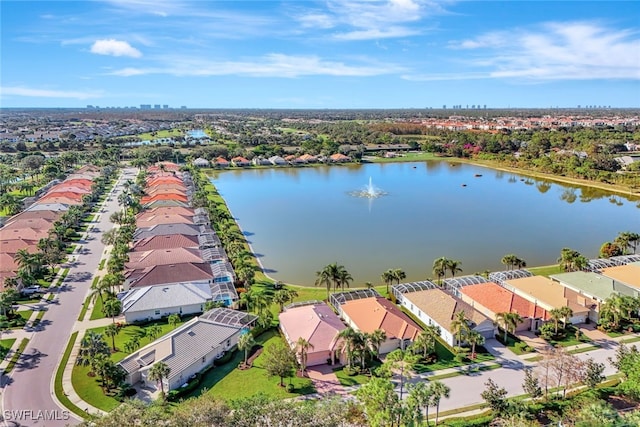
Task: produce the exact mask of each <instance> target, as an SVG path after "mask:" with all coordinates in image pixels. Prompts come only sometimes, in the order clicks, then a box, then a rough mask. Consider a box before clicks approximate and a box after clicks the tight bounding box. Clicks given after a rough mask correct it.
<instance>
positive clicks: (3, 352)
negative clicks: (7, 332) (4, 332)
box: [0, 338, 16, 360]
mask: <svg viewBox="0 0 640 427" xmlns="http://www.w3.org/2000/svg"><path fill="white" fill-rule="evenodd" d="M14 342H16V339H15V338H9V339H6V340H0V360H4V358H5V357H6V356H7V353H8V352H9V350H11V347H13V343H14Z"/></svg>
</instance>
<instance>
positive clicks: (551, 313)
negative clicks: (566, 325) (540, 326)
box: [549, 308, 562, 335]
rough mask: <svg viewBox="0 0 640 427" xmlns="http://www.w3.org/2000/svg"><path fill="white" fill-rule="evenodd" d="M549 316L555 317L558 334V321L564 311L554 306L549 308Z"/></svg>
mask: <svg viewBox="0 0 640 427" xmlns="http://www.w3.org/2000/svg"><path fill="white" fill-rule="evenodd" d="M549 316H551V319H553V322H554V324H555V326H556V335H558V322H559V321H560V319H562V311H561V310H560V309H559V308H554V309H551V310H549Z"/></svg>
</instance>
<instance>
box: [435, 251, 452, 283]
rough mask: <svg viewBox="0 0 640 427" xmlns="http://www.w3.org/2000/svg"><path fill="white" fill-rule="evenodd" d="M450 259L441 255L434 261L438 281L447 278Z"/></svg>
mask: <svg viewBox="0 0 640 427" xmlns="http://www.w3.org/2000/svg"><path fill="white" fill-rule="evenodd" d="M448 265H449V260H448V259H447V258H445V257H440V258H438V259H436V260H435V261H433V274H434V275H435V276H436V277H437V278H438V282H440V281H441V280H442V279H446V278H447V268H448Z"/></svg>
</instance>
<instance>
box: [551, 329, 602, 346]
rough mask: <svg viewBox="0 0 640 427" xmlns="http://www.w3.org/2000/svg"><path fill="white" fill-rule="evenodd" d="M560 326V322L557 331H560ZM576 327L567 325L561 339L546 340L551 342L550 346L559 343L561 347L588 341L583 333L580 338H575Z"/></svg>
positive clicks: (589, 340)
mask: <svg viewBox="0 0 640 427" xmlns="http://www.w3.org/2000/svg"><path fill="white" fill-rule="evenodd" d="M561 328H562V324H560V326H558V331H560V330H561ZM576 330H577V329H576V328H575V326H573V325H568V326H567V331H566V334H565V337H564V338H563V339H559V340H547V342H548V343H549V344H551V345H552V346H554V347H555V346H556V345H559V346H561V347H569V346H572V345H578V344H584V343H588V342H591V339H590V338H589V337H587V336H585V335H584V334H582V336H581V338H580V339H579V340H578V339H576Z"/></svg>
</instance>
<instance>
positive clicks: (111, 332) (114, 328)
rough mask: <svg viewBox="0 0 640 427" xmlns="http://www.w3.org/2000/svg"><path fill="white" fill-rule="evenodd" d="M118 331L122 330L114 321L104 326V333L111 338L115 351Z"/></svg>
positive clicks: (114, 350)
mask: <svg viewBox="0 0 640 427" xmlns="http://www.w3.org/2000/svg"><path fill="white" fill-rule="evenodd" d="M118 332H120V328H118V325H116V324H114V323H112V324H110V325H107V327H106V328H104V334H105V335H106V336H108V337H110V338H111V348H113V352H114V353H115V352H116V336H117V335H118Z"/></svg>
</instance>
